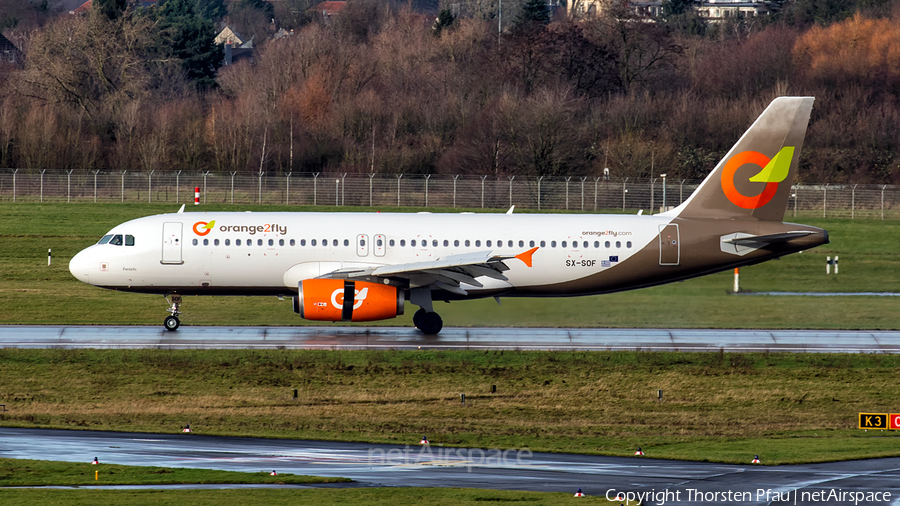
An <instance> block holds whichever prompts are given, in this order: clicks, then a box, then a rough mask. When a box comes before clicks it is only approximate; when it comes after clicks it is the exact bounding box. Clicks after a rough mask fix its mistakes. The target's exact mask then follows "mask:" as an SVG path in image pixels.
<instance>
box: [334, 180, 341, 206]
mask: <svg viewBox="0 0 900 506" xmlns="http://www.w3.org/2000/svg"><path fill="white" fill-rule="evenodd" d="M340 185H341V180H340V179H335V180H334V207H338V197H340V196H341V188H340Z"/></svg>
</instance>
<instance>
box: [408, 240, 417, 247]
mask: <svg viewBox="0 0 900 506" xmlns="http://www.w3.org/2000/svg"><path fill="white" fill-rule="evenodd" d="M409 245H410V246H412V247H413V248H415V247H416V240H415V239H413V240H412V241H409Z"/></svg>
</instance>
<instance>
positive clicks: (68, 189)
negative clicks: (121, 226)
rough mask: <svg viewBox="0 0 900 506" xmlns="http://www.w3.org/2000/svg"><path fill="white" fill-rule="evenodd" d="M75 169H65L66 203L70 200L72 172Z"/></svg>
mask: <svg viewBox="0 0 900 506" xmlns="http://www.w3.org/2000/svg"><path fill="white" fill-rule="evenodd" d="M73 172H75V169H72V170H67V171H66V204H69V203H71V202H72V173H73Z"/></svg>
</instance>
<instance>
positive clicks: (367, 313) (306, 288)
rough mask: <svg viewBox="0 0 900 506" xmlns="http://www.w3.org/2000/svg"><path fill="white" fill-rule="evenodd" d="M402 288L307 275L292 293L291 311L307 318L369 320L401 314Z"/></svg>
mask: <svg viewBox="0 0 900 506" xmlns="http://www.w3.org/2000/svg"><path fill="white" fill-rule="evenodd" d="M403 302H404V297H403V290H398V289H397V287H396V286H389V285H379V284H377V283H370V282H368V281H348V280H344V279H306V280H303V281H301V282H300V287H299V293H298V294H297V296H296V297H294V312H296V313H300V316H301V317H303V318H306V319H307V320H321V321H329V322H339V321H343V322H347V321H354V322H368V321H374V320H386V319H388V318H394V317H395V316H399V315H402V314H403Z"/></svg>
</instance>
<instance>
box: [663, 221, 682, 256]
mask: <svg viewBox="0 0 900 506" xmlns="http://www.w3.org/2000/svg"><path fill="white" fill-rule="evenodd" d="M680 262H681V241H680V240H679V237H678V225H675V224H669V225H660V226H659V265H678V264H679V263H680Z"/></svg>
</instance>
